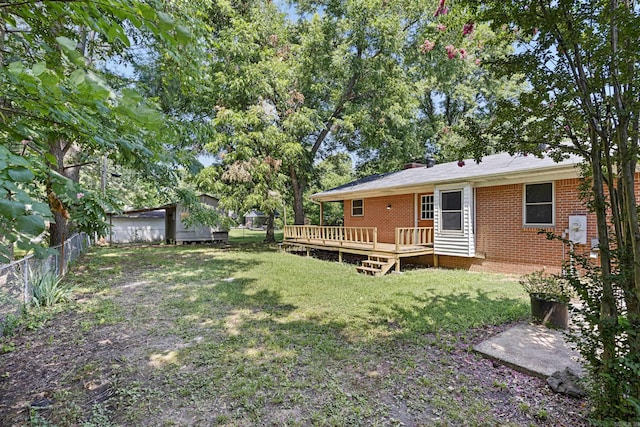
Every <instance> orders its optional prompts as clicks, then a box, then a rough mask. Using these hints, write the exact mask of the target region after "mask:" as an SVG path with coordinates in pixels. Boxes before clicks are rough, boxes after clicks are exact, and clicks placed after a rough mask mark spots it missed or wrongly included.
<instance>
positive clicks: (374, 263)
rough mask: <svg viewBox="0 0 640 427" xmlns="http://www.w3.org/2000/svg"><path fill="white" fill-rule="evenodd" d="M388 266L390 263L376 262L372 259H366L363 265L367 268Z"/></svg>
mask: <svg viewBox="0 0 640 427" xmlns="http://www.w3.org/2000/svg"><path fill="white" fill-rule="evenodd" d="M386 264H388V261H374V260H372V259H365V260H363V261H362V265H365V266H373V265H377V266H378V267H381V266H383V265H386Z"/></svg>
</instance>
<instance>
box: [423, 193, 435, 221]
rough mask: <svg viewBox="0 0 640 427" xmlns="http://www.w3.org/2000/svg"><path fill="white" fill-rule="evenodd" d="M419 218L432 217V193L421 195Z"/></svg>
mask: <svg viewBox="0 0 640 427" xmlns="http://www.w3.org/2000/svg"><path fill="white" fill-rule="evenodd" d="M420 219H433V194H429V195H428V196H422V197H421V201H420Z"/></svg>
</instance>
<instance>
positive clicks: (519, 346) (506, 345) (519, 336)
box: [474, 324, 584, 378]
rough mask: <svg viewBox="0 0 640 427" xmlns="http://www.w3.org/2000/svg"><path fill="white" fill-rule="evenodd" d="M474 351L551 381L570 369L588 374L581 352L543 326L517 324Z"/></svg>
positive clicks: (555, 331)
mask: <svg viewBox="0 0 640 427" xmlns="http://www.w3.org/2000/svg"><path fill="white" fill-rule="evenodd" d="M474 349H475V350H476V351H477V352H479V353H481V354H483V355H485V356H488V357H489V358H492V359H495V360H497V361H499V362H501V363H504V364H506V365H509V366H511V367H512V368H514V369H516V370H519V371H522V372H526V373H528V374H530V375H535V376H538V377H541V378H547V377H549V376H551V375H552V374H553V373H554V372H556V371H560V370H564V369H565V368H567V367H568V368H570V369H571V370H572V371H573V372H574V373H576V374H577V375H579V376H582V375H584V370H583V367H582V365H581V363H580V355H579V353H578V352H577V351H576V350H575V349H574V348H573V347H572V346H571V345H570V344H569V343H567V341H566V340H565V338H564V336H563V333H562V332H561V331H557V330H554V329H549V328H547V327H545V326H541V325H532V324H522V325H516V326H514V327H512V328H510V329H508V330H506V331H504V332H502V333H500V334H498V335H496V336H494V337H492V338H489V339H488V340H486V341H483V342H481V343H480V344H478V345H476V346H475V347H474Z"/></svg>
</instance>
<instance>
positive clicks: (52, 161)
mask: <svg viewBox="0 0 640 427" xmlns="http://www.w3.org/2000/svg"><path fill="white" fill-rule="evenodd" d="M44 159H45V160H46V161H47V162H48V163H49V164H51V165H54V166H57V165H58V160H57V159H56V156H54V155H53V154H51V153H44Z"/></svg>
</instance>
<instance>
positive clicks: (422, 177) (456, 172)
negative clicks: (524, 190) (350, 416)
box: [311, 153, 581, 201]
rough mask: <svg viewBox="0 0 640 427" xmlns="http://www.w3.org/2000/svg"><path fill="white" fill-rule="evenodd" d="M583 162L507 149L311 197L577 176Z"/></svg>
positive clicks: (376, 177)
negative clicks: (480, 157) (561, 159)
mask: <svg viewBox="0 0 640 427" xmlns="http://www.w3.org/2000/svg"><path fill="white" fill-rule="evenodd" d="M580 162H581V158H580V157H578V156H571V157H569V158H568V159H565V160H563V161H561V162H555V161H554V160H553V159H551V158H550V157H547V156H544V157H542V158H539V157H536V156H533V155H528V156H524V155H515V156H511V155H509V154H508V153H500V154H494V155H491V156H486V157H484V158H483V159H482V161H481V162H480V163H476V162H475V161H474V160H472V159H467V160H464V166H462V167H461V166H459V164H458V162H450V163H442V164H438V165H435V166H433V167H431V168H427V167H419V168H411V169H405V170H401V171H398V172H391V173H387V174H379V175H371V176H368V177H365V178H362V179H359V180H357V181H353V182H350V183H348V184H344V185H341V186H339V187H336V188H332V189H330V190H327V191H323V192H320V193H316V194H313V195H312V196H311V199H312V200H316V201H338V200H344V199H348V198H350V197H352V196H357V197H375V196H376V195H385V194H406V193H411V192H414V191H415V192H418V191H428V190H429V189H430V188H433V187H434V186H436V185H445V184H456V183H473V184H474V185H476V186H487V185H500V184H501V183H507V182H506V181H508V180H509V179H511V180H514V179H515V180H519V181H520V182H527V181H528V182H531V181H532V180H536V179H538V180H540V179H545V177H549V176H555V177H556V178H555V179H560V178H565V177H566V178H571V177H577V176H578V170H577V168H576V165H578V164H579V163H580Z"/></svg>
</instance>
